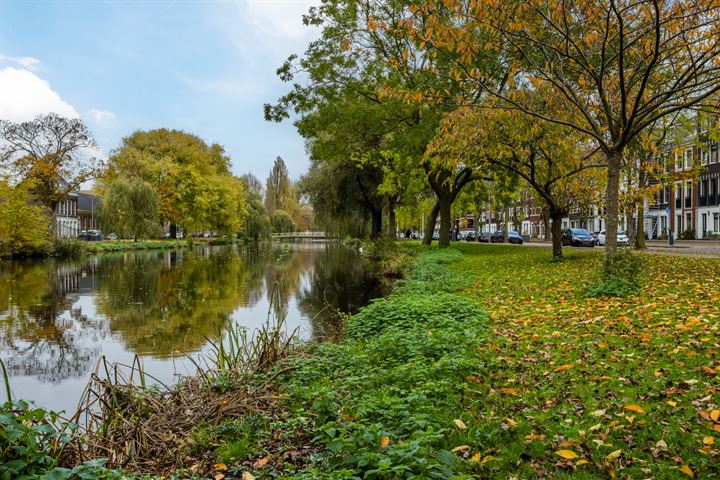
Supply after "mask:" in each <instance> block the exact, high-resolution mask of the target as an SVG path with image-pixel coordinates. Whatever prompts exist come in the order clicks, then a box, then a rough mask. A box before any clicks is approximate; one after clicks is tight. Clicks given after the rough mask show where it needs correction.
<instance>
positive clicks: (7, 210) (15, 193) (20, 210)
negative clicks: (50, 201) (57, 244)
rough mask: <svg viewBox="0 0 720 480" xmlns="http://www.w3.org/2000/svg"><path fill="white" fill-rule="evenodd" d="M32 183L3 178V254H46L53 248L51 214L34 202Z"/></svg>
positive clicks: (0, 201)
mask: <svg viewBox="0 0 720 480" xmlns="http://www.w3.org/2000/svg"><path fill="white" fill-rule="evenodd" d="M32 189H33V185H32V182H23V183H20V184H19V185H16V186H13V185H11V184H10V183H9V182H8V180H7V178H3V179H0V257H2V256H15V255H17V256H20V255H33V254H38V253H43V252H45V251H47V250H48V249H49V247H50V216H49V215H48V213H49V212H48V210H47V208H45V207H41V206H38V205H34V204H32V203H31V201H30V199H31V193H30V192H31V190H32Z"/></svg>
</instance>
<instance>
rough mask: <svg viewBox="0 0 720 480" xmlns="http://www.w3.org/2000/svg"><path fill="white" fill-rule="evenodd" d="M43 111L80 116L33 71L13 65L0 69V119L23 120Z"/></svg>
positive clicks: (65, 115)
mask: <svg viewBox="0 0 720 480" xmlns="http://www.w3.org/2000/svg"><path fill="white" fill-rule="evenodd" d="M45 113H57V114H58V115H62V116H64V117H69V118H77V117H79V116H80V115H78V112H77V111H76V110H75V109H74V108H73V106H72V105H70V104H69V103H67V102H66V101H64V100H63V99H61V98H60V95H58V94H57V93H56V92H55V91H54V90H53V89H52V87H50V84H49V83H48V82H47V81H45V80H43V79H42V78H40V77H38V76H37V75H35V74H34V73H32V72H30V71H28V70H21V69H17V68H13V67H5V68H4V69H2V70H0V119H3V120H10V121H13V122H24V121H28V120H32V119H33V118H35V117H36V116H37V115H41V114H45Z"/></svg>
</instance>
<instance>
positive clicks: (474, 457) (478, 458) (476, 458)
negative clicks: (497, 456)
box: [470, 452, 482, 463]
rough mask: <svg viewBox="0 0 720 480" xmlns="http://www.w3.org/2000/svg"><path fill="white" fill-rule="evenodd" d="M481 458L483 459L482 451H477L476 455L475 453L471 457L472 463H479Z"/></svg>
mask: <svg viewBox="0 0 720 480" xmlns="http://www.w3.org/2000/svg"><path fill="white" fill-rule="evenodd" d="M480 459H482V453H479V452H478V453H476V454H475V455H473V456H472V457H470V462H471V463H477V462H479V461H480Z"/></svg>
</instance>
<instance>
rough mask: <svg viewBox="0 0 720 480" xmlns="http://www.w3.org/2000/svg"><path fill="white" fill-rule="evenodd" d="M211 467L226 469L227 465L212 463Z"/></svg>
mask: <svg viewBox="0 0 720 480" xmlns="http://www.w3.org/2000/svg"><path fill="white" fill-rule="evenodd" d="M213 468H214V469H215V470H227V465H225V464H224V463H216V464H215V465H213Z"/></svg>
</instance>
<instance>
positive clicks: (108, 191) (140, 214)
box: [98, 177, 161, 242]
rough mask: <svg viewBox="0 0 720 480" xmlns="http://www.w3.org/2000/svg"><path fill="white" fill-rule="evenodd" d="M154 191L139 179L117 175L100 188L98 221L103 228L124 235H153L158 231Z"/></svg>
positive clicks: (138, 236)
mask: <svg viewBox="0 0 720 480" xmlns="http://www.w3.org/2000/svg"><path fill="white" fill-rule="evenodd" d="M157 203H158V199H157V195H156V194H155V190H153V188H152V187H151V186H150V184H148V183H147V182H145V181H143V180H142V179H140V178H137V177H134V178H131V179H129V180H125V179H124V178H117V179H115V180H113V181H112V182H110V183H109V184H108V185H106V186H105V187H104V188H103V196H102V200H101V202H100V208H99V211H98V220H99V222H100V225H102V228H103V230H105V231H108V232H115V233H117V234H118V235H120V236H122V237H125V238H132V239H134V240H135V241H136V242H137V239H138V238H147V237H154V236H156V235H158V234H159V233H160V231H161V228H160V224H159V222H158V209H157Z"/></svg>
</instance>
